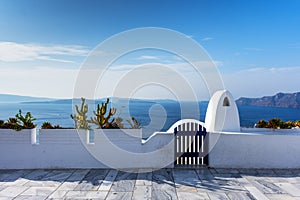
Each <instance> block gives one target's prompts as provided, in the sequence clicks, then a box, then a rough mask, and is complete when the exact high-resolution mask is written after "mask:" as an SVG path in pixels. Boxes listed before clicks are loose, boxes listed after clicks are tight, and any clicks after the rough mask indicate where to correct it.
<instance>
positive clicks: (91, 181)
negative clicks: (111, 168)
mask: <svg viewBox="0 0 300 200" xmlns="http://www.w3.org/2000/svg"><path fill="white" fill-rule="evenodd" d="M107 173H108V170H98V169H97V170H91V171H89V173H88V174H87V175H86V176H85V177H84V178H83V179H82V180H81V181H80V182H79V184H78V185H77V186H76V188H75V189H74V190H86V191H87V190H97V189H98V188H99V187H100V185H101V183H102V182H103V180H104V179H105V177H106V175H107Z"/></svg>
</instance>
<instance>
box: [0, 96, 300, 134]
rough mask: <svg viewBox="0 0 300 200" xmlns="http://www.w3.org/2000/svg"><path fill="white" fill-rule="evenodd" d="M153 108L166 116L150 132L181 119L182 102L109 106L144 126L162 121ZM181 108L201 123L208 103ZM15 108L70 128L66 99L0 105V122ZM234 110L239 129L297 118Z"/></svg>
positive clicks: (298, 114)
mask: <svg viewBox="0 0 300 200" xmlns="http://www.w3.org/2000/svg"><path fill="white" fill-rule="evenodd" d="M97 103H98V102H97ZM154 105H156V106H157V105H160V107H163V108H164V110H165V112H166V114H167V117H166V122H165V123H164V125H163V127H161V128H158V129H157V130H155V129H154V130H153V131H159V130H162V131H164V130H167V129H168V128H169V127H170V126H171V125H172V124H173V123H175V122H176V121H178V120H180V119H181V118H182V113H181V105H182V103H181V104H180V103H178V102H175V101H166V100H162V101H141V100H132V101H130V102H129V105H126V104H125V103H124V102H122V101H119V102H118V104H116V105H113V106H114V107H117V110H118V112H117V114H120V116H121V117H123V118H125V119H126V118H128V115H127V116H123V114H124V112H122V110H126V109H128V110H129V112H130V113H129V114H130V115H131V116H134V117H135V118H136V119H138V121H139V122H140V123H141V125H142V126H148V125H149V124H150V123H151V117H152V120H153V121H154V123H159V122H161V121H163V119H165V117H163V116H162V115H161V114H160V112H158V113H156V112H155V111H154V112H153V113H152V115H151V116H150V115H149V109H150V108H151V107H152V108H153V106H154ZM184 105H185V108H186V109H187V110H186V112H185V114H184V118H194V119H199V120H200V121H204V119H205V113H206V109H207V105H208V102H200V103H199V104H198V105H199V108H200V115H199V114H198V112H197V111H196V109H195V107H197V104H195V103H194V104H193V103H189V102H185V103H184ZM92 107H93V106H90V111H89V116H92V109H91V108H92ZM18 109H22V111H23V113H24V114H25V113H26V112H28V111H30V112H31V114H32V115H33V116H34V117H35V118H37V120H36V121H35V123H36V124H38V126H40V125H41V124H42V123H43V122H46V121H47V122H51V123H52V124H54V125H56V124H59V125H60V126H62V127H73V120H72V119H71V118H70V114H71V113H72V112H73V109H72V103H71V101H70V100H69V101H68V100H64V101H56V102H38V103H0V119H2V120H7V119H8V118H9V117H14V116H15V114H16V113H17V112H18ZM238 109H239V114H240V122H241V126H243V127H253V126H254V124H255V123H256V122H257V121H258V120H260V119H264V120H269V119H271V118H275V117H276V118H280V119H282V120H284V121H287V120H293V121H295V120H299V119H300V109H293V108H273V107H256V106H238ZM154 110H155V109H154ZM120 112H121V113H120ZM152 125H153V124H152Z"/></svg>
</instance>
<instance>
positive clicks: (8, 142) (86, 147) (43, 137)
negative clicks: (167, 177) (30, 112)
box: [0, 129, 174, 169]
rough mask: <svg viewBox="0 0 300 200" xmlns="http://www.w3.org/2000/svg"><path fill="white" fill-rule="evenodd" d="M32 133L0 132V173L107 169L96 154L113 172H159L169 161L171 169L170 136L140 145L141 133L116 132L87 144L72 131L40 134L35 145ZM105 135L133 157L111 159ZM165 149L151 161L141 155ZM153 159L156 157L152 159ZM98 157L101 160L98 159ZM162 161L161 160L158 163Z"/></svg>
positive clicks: (100, 134) (84, 137) (86, 135)
mask: <svg viewBox="0 0 300 200" xmlns="http://www.w3.org/2000/svg"><path fill="white" fill-rule="evenodd" d="M34 130H35V129H32V130H22V131H20V132H16V131H14V130H5V129H1V130H0V169H38V168H109V167H114V166H108V165H107V162H105V163H103V162H100V161H98V160H97V157H98V156H99V155H93V153H95V152H96V153H97V152H98V153H99V152H100V154H101V155H105V156H106V157H107V158H109V159H110V160H111V161H112V163H108V164H109V165H110V164H113V165H116V167H117V168H120V169H123V168H160V167H166V166H162V163H166V160H169V161H170V162H169V163H168V164H169V165H168V166H167V167H173V157H174V145H173V135H172V134H166V133H155V134H154V135H153V136H152V137H151V139H149V140H148V141H142V139H141V130H138V129H136V130H135V129H132V130H126V132H127V133H128V134H129V135H127V134H125V133H124V132H123V131H122V130H120V129H114V130H113V129H112V130H105V131H104V132H97V131H96V132H95V143H89V140H88V138H89V133H88V132H87V131H84V130H81V131H79V132H77V130H75V129H55V130H40V135H39V144H36V143H35V140H34V138H35V137H34V136H35V131H34ZM105 135H107V136H108V137H109V139H110V140H111V141H112V142H113V143H114V144H115V145H116V146H118V147H119V149H120V148H121V149H122V148H123V149H124V151H123V152H134V153H135V154H134V153H133V154H134V155H135V156H132V157H125V156H124V155H114V152H113V151H112V150H111V149H107V147H108V143H107V140H105V138H106V137H105ZM162 147H165V149H164V151H160V152H159V153H157V152H156V153H153V154H152V155H151V159H150V160H149V157H147V156H146V157H144V158H143V159H141V155H142V154H143V153H144V154H145V153H149V152H151V151H155V150H158V149H160V148H162ZM95 150H96V151H95ZM153 156H156V157H153ZM100 157H101V156H100ZM162 159H163V160H165V161H164V162H162Z"/></svg>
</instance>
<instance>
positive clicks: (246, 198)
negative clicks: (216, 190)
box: [227, 192, 256, 200]
mask: <svg viewBox="0 0 300 200" xmlns="http://www.w3.org/2000/svg"><path fill="white" fill-rule="evenodd" d="M227 196H228V197H229V198H230V199H231V200H256V198H255V197H254V196H253V195H251V194H250V193H247V192H229V193H227Z"/></svg>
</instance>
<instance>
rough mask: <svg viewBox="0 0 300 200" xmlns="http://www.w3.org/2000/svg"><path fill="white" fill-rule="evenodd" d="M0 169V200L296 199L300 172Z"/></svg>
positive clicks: (299, 190) (200, 169) (299, 195)
mask: <svg viewBox="0 0 300 200" xmlns="http://www.w3.org/2000/svg"><path fill="white" fill-rule="evenodd" d="M137 172H138V173H136V172H134V171H132V172H128V171H127V172H124V171H117V170H99V169H91V170H88V169H78V170H0V199H1V200H2V199H39V200H40V199H109V200H110V199H124V200H125V199H137V200H141V199H159V200H161V199H182V200H184V199H186V200H193V199H195V200H199V199H210V200H214V199H232V200H233V199H238V200H240V199H259V200H264V199H283V200H288V199H299V200H300V170H246V169H208V168H199V169H160V170H156V171H153V172H143V171H142V170H139V171H137Z"/></svg>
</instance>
